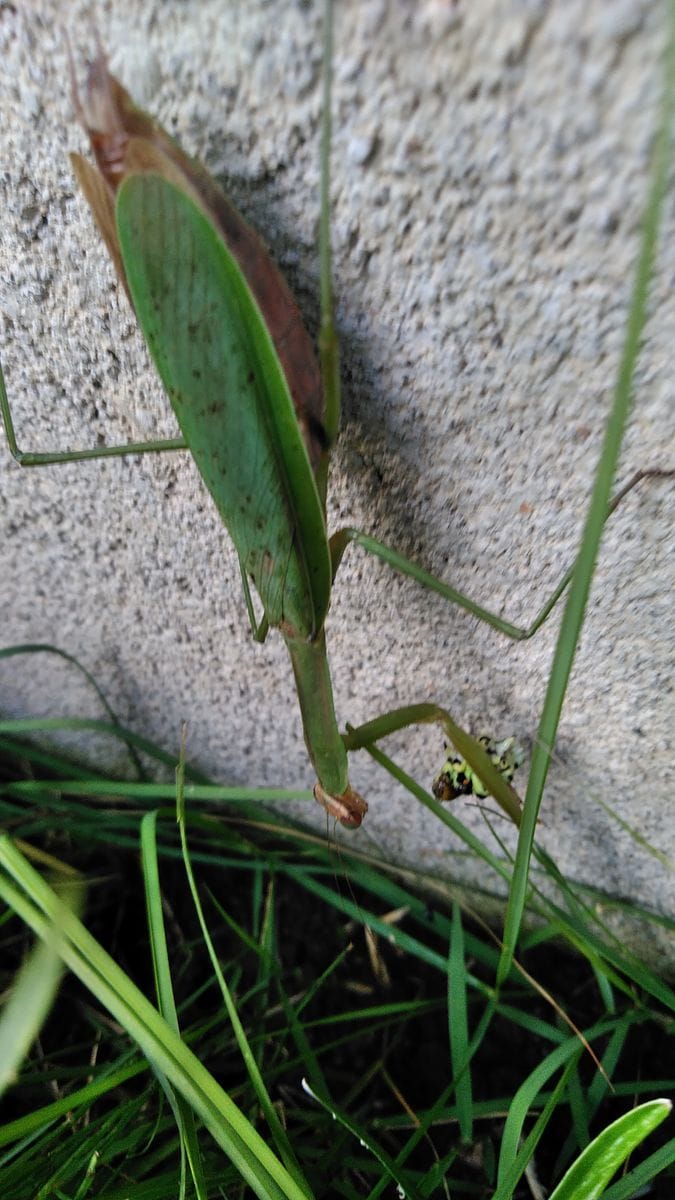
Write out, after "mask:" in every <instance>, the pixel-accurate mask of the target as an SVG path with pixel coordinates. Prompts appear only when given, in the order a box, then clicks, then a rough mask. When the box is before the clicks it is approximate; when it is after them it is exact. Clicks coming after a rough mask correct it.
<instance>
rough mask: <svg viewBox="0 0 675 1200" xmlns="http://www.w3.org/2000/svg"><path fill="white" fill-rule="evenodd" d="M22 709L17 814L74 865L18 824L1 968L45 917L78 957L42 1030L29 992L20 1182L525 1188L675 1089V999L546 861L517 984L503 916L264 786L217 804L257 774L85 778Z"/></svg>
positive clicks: (8, 1122)
mask: <svg viewBox="0 0 675 1200" xmlns="http://www.w3.org/2000/svg"><path fill="white" fill-rule="evenodd" d="M46 724H48V725H50V724H51V725H53V722H52V723H46ZM110 729H111V731H112V732H113V733H114V734H115V736H118V737H122V738H123V739H124V740H127V739H128V740H131V741H133V742H134V743H135V744H137V739H129V735H128V734H127V732H126V731H125V730H124V729H122V728H121V727H120V726H119V725H116V724H112V725H111V726H110ZM20 730H21V723H20V722H9V721H8V722H3V723H2V724H0V749H1V750H2V754H3V770H2V778H3V783H2V787H1V789H0V818H1V819H2V823H3V826H4V828H5V829H6V830H8V831H10V832H11V834H12V837H13V839H14V843H15V844H16V843H17V842H18V844H19V846H22V845H24V846H25V844H26V843H27V842H28V841H29V842H30V844H31V845H32V846H33V847H35V846H40V847H42V852H43V855H44V854H45V853H49V854H50V855H52V856H53V859H52V861H51V862H48V861H46V860H45V858H44V857H43V859H42V861H39V862H38V865H39V867H40V873H38V871H36V870H35V869H34V867H31V866H30V865H29V863H28V862H27V860H26V859H25V858H24V857H23V856H22V854H21V853H20V852H19V851H18V850H16V849H15V848H14V847H13V845H12V844H11V843H10V842H9V841H8V840H7V839H5V840H4V841H3V842H2V843H0V866H1V868H2V874H1V875H0V891H1V892H2V895H3V899H4V900H5V903H6V904H7V905H8V909H7V912H6V915H5V918H4V921H3V927H2V937H3V954H2V963H3V972H2V987H3V991H4V990H5V989H7V988H9V987H10V986H11V985H12V983H13V982H14V981H15V973H16V972H17V970H18V969H19V966H20V963H21V961H22V959H23V958H24V956H25V954H26V950H27V946H28V944H29V943H28V941H27V939H26V933H25V928H26V926H30V927H31V928H32V929H33V930H34V931H35V932H37V933H38V935H41V936H42V937H43V938H44V944H45V945H46V946H47V947H51V949H52V950H53V951H54V952H55V953H57V954H60V955H62V956H63V958H64V959H65V961H66V963H67V966H68V968H69V973H68V974H66V976H65V978H64V980H63V982H62V983H61V988H60V992H59V993H58V996H57V998H56V1000H55V1001H53V996H54V989H55V987H56V983H57V982H58V979H56V981H55V980H54V978H53V976H50V975H49V974H47V973H45V976H44V980H43V985H44V991H45V995H46V998H47V1001H48V1002H49V1004H52V1002H53V1004H54V1006H53V1009H52V1012H51V1016H50V1018H49V1019H48V1020H47V1022H46V1024H45V1025H43V1026H42V1028H41V1030H40V1033H39V1040H37V1041H33V1038H34V1037H35V1034H36V1033H37V1028H35V1029H33V1028H32V1026H31V1021H33V1020H35V1019H36V1018H34V1017H33V1016H32V1012H31V1008H30V1007H29V1006H26V1008H25V1024H26V1030H27V1033H28V1034H29V1035H30V1036H29V1037H28V1040H27V1042H26V1044H27V1045H28V1044H30V1043H31V1042H32V1043H33V1044H32V1046H31V1049H30V1050H29V1051H28V1053H27V1056H26V1057H25V1059H24V1060H23V1061H22V1062H21V1063H20V1065H19V1075H18V1078H17V1079H16V1080H15V1081H14V1082H13V1083H12V1085H11V1086H10V1087H9V1088H8V1090H7V1091H6V1093H5V1097H4V1101H3V1111H2V1118H3V1122H4V1124H3V1125H2V1126H1V1127H0V1185H1V1190H2V1194H3V1195H7V1196H11V1197H12V1198H13V1200H22V1198H23V1197H26V1198H29V1197H30V1198H31V1200H33V1198H34V1197H38V1196H40V1197H42V1196H44V1197H47V1196H68V1197H74V1196H84V1195H92V1196H101V1197H110V1198H112V1197H119V1198H120V1200H121V1197H132V1198H133V1200H138V1198H140V1197H143V1198H145V1197H155V1196H156V1197H165V1196H174V1195H175V1196H178V1195H183V1194H184V1195H187V1196H192V1195H197V1196H218V1195H242V1196H243V1195H252V1194H255V1195H264V1196H268V1195H269V1196H302V1195H312V1196H316V1197H321V1196H346V1197H356V1196H359V1197H362V1196H372V1197H375V1196H379V1195H385V1196H388V1195H392V1194H394V1192H393V1191H392V1189H393V1188H394V1183H396V1184H397V1185H398V1186H399V1187H400V1188H401V1189H402V1191H404V1192H405V1194H406V1195H407V1196H412V1197H414V1196H420V1197H421V1196H431V1195H439V1196H441V1195H446V1194H447V1195H449V1194H452V1195H453V1196H457V1195H467V1196H479V1197H483V1196H484V1197H493V1196H495V1197H499V1198H502V1197H510V1196H516V1197H519V1196H525V1195H528V1194H529V1190H528V1186H527V1185H526V1183H525V1178H524V1170H525V1168H526V1167H527V1168H528V1170H532V1169H533V1168H536V1171H537V1174H538V1177H539V1179H540V1181H541V1182H542V1184H544V1185H545V1186H546V1187H547V1188H551V1187H553V1186H554V1184H555V1183H556V1182H557V1181H559V1180H560V1179H561V1177H562V1175H563V1174H564V1172H565V1171H566V1170H567V1169H568V1168H569V1166H570V1164H571V1163H572V1162H573V1161H574V1159H575V1158H576V1157H577V1155H578V1153H579V1151H580V1150H582V1149H583V1148H584V1147H585V1146H587V1145H588V1143H589V1140H590V1139H591V1137H592V1136H594V1135H595V1134H596V1133H597V1132H598V1131H600V1130H602V1129H603V1128H605V1127H606V1125H607V1124H608V1123H609V1122H610V1121H611V1120H613V1119H615V1118H617V1117H619V1116H621V1115H622V1114H623V1113H625V1112H627V1111H628V1110H630V1109H631V1108H633V1107H634V1106H635V1105H636V1104H637V1103H639V1102H641V1101H645V1100H649V1099H652V1098H655V1097H658V1096H661V1095H668V1094H669V1093H672V1091H673V1087H674V1084H675V1079H674V1078H669V1077H668V1076H667V1073H666V1077H664V1062H665V1060H664V1053H663V1047H664V1045H665V1044H666V1043H667V1040H668V1035H669V1033H670V1034H671V1035H672V1026H673V1012H674V1011H675V996H674V995H673V993H672V992H671V990H670V988H669V987H668V985H667V983H666V982H665V981H664V980H661V979H659V978H658V977H657V976H655V975H654V974H653V973H652V972H651V971H649V970H648V969H647V968H646V967H645V966H644V965H643V964H641V963H640V962H639V961H638V960H637V959H636V958H634V957H633V956H630V955H628V954H626V953H625V951H624V950H623V949H622V947H621V946H620V945H618V944H617V943H616V941H612V940H611V938H610V939H609V940H607V938H608V934H607V931H606V930H603V928H602V927H601V926H600V925H599V924H598V920H597V918H596V916H595V907H594V906H593V905H591V904H590V903H588V898H584V897H583V896H582V895H575V894H574V891H573V890H572V889H571V888H570V887H569V886H568V885H567V884H565V883H564V881H562V880H558V881H556V876H555V872H554V869H553V865H552V864H548V863H547V862H546V861H544V869H545V868H546V867H548V880H549V885H552V884H553V885H555V884H556V882H557V888H556V891H555V892H552V890H551V886H549V888H548V889H547V895H546V896H544V895H543V894H538V893H537V891H536V889H535V892H534V894H533V899H532V913H536V914H537V915H538V918H539V924H538V926H537V927H536V928H534V927H533V928H532V929H530V931H529V932H527V933H524V932H523V931H522V930H521V933H520V938H519V944H518V947H517V952H516V956H515V957H514V959H513V961H512V962H511V965H510V967H509V970H508V972H507V974H506V977H505V978H504V980H503V981H502V982H501V986H499V987H498V986H497V979H498V973H499V964H500V962H501V961H502V959H501V957H500V947H499V944H498V942H497V938H496V935H495V934H494V933H493V932H491V931H489V930H487V929H486V928H485V927H482V926H481V925H480V924H477V923H476V922H475V921H472V920H471V919H469V918H467V916H466V915H465V913H464V912H463V910H462V903H461V901H459V900H455V902H454V903H452V904H450V905H448V904H447V903H446V902H445V900H444V899H441V900H440V902H439V900H438V898H437V897H438V888H436V892H435V894H434V893H433V892H431V891H429V890H428V889H427V891H426V892H425V890H424V880H423V878H422V877H419V878H417V879H413V878H412V875H411V873H410V872H409V871H407V872H399V871H397V870H396V869H395V868H393V867H391V866H387V865H386V864H380V863H376V862H373V861H372V860H371V859H369V858H368V857H367V856H365V855H360V854H357V853H350V852H348V851H346V850H345V849H344V848H341V849H340V852H339V855H338V854H337V852H336V849H335V847H333V846H332V845H331V844H330V841H329V840H323V839H320V838H317V837H315V836H313V835H311V834H308V833H307V832H306V831H303V830H300V829H296V828H294V827H293V826H292V825H290V824H289V823H288V822H287V821H285V820H283V819H282V818H281V817H279V816H278V815H273V814H270V813H269V812H267V811H262V810H261V808H260V806H259V804H256V803H254V802H253V801H252V799H251V798H250V794H249V795H248V796H247V794H246V793H240V795H239V797H238V803H237V804H236V807H230V806H229V805H228V804H227V803H222V802H215V801H218V800H219V799H220V800H226V801H232V800H233V799H234V798H235V797H236V795H237V793H236V790H235V789H222V788H215V787H213V786H210V785H208V784H207V783H205V782H204V781H203V780H202V779H200V781H199V782H197V783H193V782H192V775H193V773H192V772H191V771H190V770H189V768H186V769H185V782H184V784H183V782H182V779H179V783H178V785H177V784H175V783H169V784H157V783H148V782H144V781H138V782H128V781H126V782H125V781H122V780H119V779H112V778H106V777H104V776H103V775H101V776H97V777H95V778H93V777H92V775H91V772H90V773H89V779H88V780H87V779H86V778H84V772H85V769H84V768H79V767H77V764H74V763H73V762H72V761H71V760H70V759H68V758H65V757H63V756H62V755H61V754H59V753H58V752H56V751H51V752H49V753H48V754H47V753H46V752H45V750H44V748H42V749H35V748H33V747H32V746H31V745H30V744H29V743H27V742H26V743H24V742H23V741H21V740H17V734H18V733H19V732H20ZM31 731H32V732H33V733H34V732H35V730H34V728H32V727H31ZM49 732H52V731H51V729H50V730H49ZM142 754H143V764H144V766H145V767H146V769H148V770H150V769H152V768H153V761H152V760H153V758H154V760H155V762H154V766H155V767H160V766H161V765H162V763H163V761H164V760H165V757H166V756H165V755H163V753H162V752H161V751H159V750H157V751H156V752H153V748H152V746H151V744H150V743H148V742H144V743H142ZM381 757H382V761H383V764H384V765H385V766H386V767H389V769H391V770H392V771H393V772H395V774H396V777H397V778H398V779H399V780H402V781H403V782H404V783H405V782H409V784H410V786H413V781H407V779H406V776H405V774H404V773H403V772H402V771H401V770H400V768H397V767H395V766H394V765H393V764H390V763H389V760H387V759H386V758H385V757H384V756H383V755H382V756H381ZM414 787H415V788H416V789H418V790H419V791H420V792H421V791H422V789H419V788H418V785H414ZM177 791H178V794H179V795H181V796H182V802H181V805H180V811H181V813H182V812H183V806H184V818H183V817H181V821H180V823H179V824H177V821H176V806H175V798H176V794H177ZM106 798H107V799H106ZM279 799H280V800H281V801H283V795H281V794H280V796H279ZM427 799H428V802H429V804H430V805H433V806H436V804H437V802H435V801H433V798H431V797H427ZM439 807H440V806H439ZM442 813H443V816H444V818H445V819H446V820H449V821H451V822H452V824H453V828H455V830H456V831H458V832H460V833H461V829H462V826H461V822H460V821H459V818H458V817H456V816H455V815H454V813H453V812H452V810H451V809H450V810H448V809H445V810H442ZM472 837H473V844H472V849H473V851H474V853H481V854H482V856H483V857H484V858H486V860H487V861H493V860H494V865H495V868H496V869H498V870H499V874H500V877H503V876H504V875H506V876H508V872H509V870H510V869H511V867H510V864H509V863H508V860H506V859H505V858H503V857H499V856H497V855H495V854H494V851H493V850H490V849H488V847H487V846H483V844H482V843H481V842H480V840H479V839H477V838H476V837H475V835H472ZM64 859H65V860H67V861H68V862H70V863H77V864H78V865H79V866H80V867H81V870H82V875H83V878H84V877H86V879H87V881H88V882H87V889H86V909H85V915H84V920H85V925H86V929H85V928H84V927H83V926H82V925H81V924H80V922H79V920H78V917H77V915H76V913H75V911H74V907H73V905H72V904H71V905H70V906H68V904H66V903H65V902H64V900H62V899H60V898H59V896H61V895H62V896H64V897H65V899H67V898H68V896H69V895H72V894H73V893H76V892H77V889H75V888H74V887H73V882H74V881H73V878H72V873H71V874H70V875H69V876H67V877H66V879H65V882H67V884H68V887H67V888H65V889H64V879H63V878H60V877H59V868H58V861H57V860H61V861H62V860H64ZM45 869H48V870H49V878H50V881H51V885H52V886H50V885H49V884H48V883H47V881H46V879H45V877H44V872H45ZM80 903H82V899H81V896H80ZM10 910H13V911H14V913H16V914H17V915H16V916H13V915H11V911H10ZM566 944H567V945H566ZM572 950H573V951H574V953H572V952H571V951H572ZM29 961H30V956H29ZM34 986H35V985H34ZM39 1023H40V1024H41V1018H40V1019H39ZM24 1040H25V1038H24ZM2 1046H3V1040H2V1034H1V1030H0V1049H1V1048H2ZM3 1066H4V1060H3ZM670 1124H671V1123H670V1122H667V1123H666V1125H665V1130H666V1133H664V1134H661V1133H659V1134H657V1135H656V1136H655V1137H654V1136H652V1140H651V1142H647V1143H646V1144H645V1147H644V1148H643V1149H642V1150H641V1151H640V1152H639V1154H638V1156H637V1157H636V1158H634V1159H632V1160H631V1163H630V1168H629V1172H628V1174H627V1175H625V1176H624V1178H623V1180H622V1182H621V1183H620V1185H619V1187H620V1189H623V1190H619V1191H617V1192H616V1196H619V1195H625V1196H630V1195H633V1194H634V1191H632V1190H631V1183H630V1180H631V1178H634V1179H635V1180H636V1181H637V1180H638V1179H643V1180H644V1179H648V1178H651V1176H653V1175H657V1174H658V1175H659V1177H660V1178H659V1179H658V1180H657V1186H660V1187H662V1188H664V1189H666V1190H662V1191H661V1193H658V1192H657V1193H654V1194H657V1195H658V1194H661V1195H663V1196H665V1195H667V1188H668V1179H669V1180H670V1186H672V1184H673V1176H674V1175H675V1168H674V1166H673V1164H674V1162H675V1143H674V1142H673V1140H672V1130H671V1141H670V1142H669V1141H668V1132H667V1131H668V1126H669V1125H670ZM242 1180H246V1183H243V1182H242ZM635 1188H637V1183H636V1184H635ZM608 1195H612V1193H611V1192H610V1193H608Z"/></svg>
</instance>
